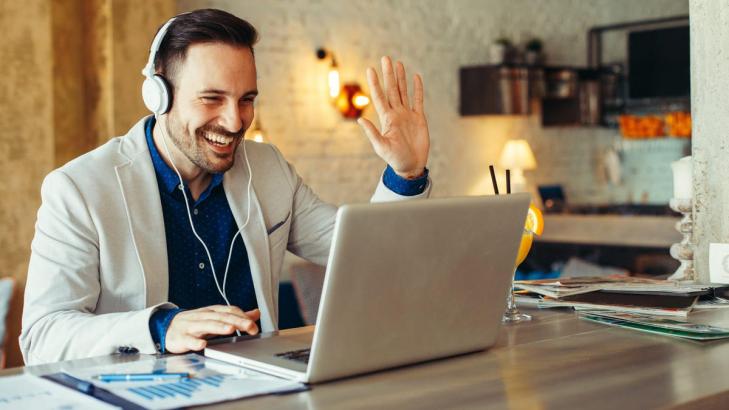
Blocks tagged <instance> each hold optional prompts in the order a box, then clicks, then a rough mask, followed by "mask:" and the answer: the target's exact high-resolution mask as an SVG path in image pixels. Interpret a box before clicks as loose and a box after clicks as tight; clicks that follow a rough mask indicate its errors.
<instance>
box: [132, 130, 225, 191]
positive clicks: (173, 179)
mask: <svg viewBox="0 0 729 410" xmlns="http://www.w3.org/2000/svg"><path fill="white" fill-rule="evenodd" d="M155 122H156V120H155V118H154V117H150V118H149V120H147V124H145V127H144V129H145V134H146V136H147V146H149V153H150V155H151V156H152V164H153V165H154V171H155V172H156V173H157V175H158V176H159V179H160V181H161V182H162V184H163V185H164V188H165V190H167V192H169V193H172V192H174V190H175V189H176V188H177V186H178V185H180V178H179V177H178V176H177V173H175V171H174V170H173V169H172V168H170V167H169V165H167V163H166V162H165V161H164V160H163V159H162V156H160V154H159V151H157V147H156V146H155V145H154V138H153V137H152V130H154V124H155ZM222 182H223V173H217V174H213V179H212V181H210V186H208V188H207V189H206V190H205V191H206V192H205V193H206V194H207V193H209V192H210V191H211V190H212V189H213V188H216V187H217V186H218V185H220V184H221V183H222ZM185 185H187V184H185ZM204 196H207V195H204ZM200 199H201V200H202V199H203V197H201V198H200Z"/></svg>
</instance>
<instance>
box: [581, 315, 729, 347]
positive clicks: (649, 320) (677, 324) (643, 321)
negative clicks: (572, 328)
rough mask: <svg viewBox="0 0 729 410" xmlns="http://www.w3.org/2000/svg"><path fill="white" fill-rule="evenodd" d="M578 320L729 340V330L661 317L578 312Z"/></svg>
mask: <svg viewBox="0 0 729 410" xmlns="http://www.w3.org/2000/svg"><path fill="white" fill-rule="evenodd" d="M579 315H580V318H581V319H585V320H589V321H592V322H597V323H602V324H606V325H610V326H619V327H623V328H628V329H634V330H638V331H642V332H648V333H655V334H659V335H664V336H673V337H680V338H684V339H691V340H716V339H726V338H729V328H724V327H718V326H712V325H708V324H702V323H691V322H686V321H679V320H674V319H669V318H663V317H655V316H647V315H636V314H630V313H607V312H605V311H584V312H580V314H579Z"/></svg>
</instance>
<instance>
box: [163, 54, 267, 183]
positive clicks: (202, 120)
mask: <svg viewBox="0 0 729 410" xmlns="http://www.w3.org/2000/svg"><path fill="white" fill-rule="evenodd" d="M257 93H258V91H257V87H256V65H255V61H254V59H253V53H252V52H251V50H250V49H249V48H248V47H236V46H230V45H227V44H222V43H203V44H195V45H192V46H190V47H189V48H188V49H187V57H186V58H185V60H184V61H183V62H182V63H181V64H180V67H179V68H178V70H177V75H176V78H175V90H174V93H173V98H174V103H173V105H172V109H171V110H170V112H169V114H168V116H167V134H168V135H169V136H170V138H171V139H172V141H173V143H174V144H175V146H176V147H177V148H178V149H179V150H180V151H181V152H182V153H183V154H184V155H185V157H187V159H188V160H189V161H190V162H192V164H194V165H195V166H196V167H198V168H200V169H202V170H204V171H206V172H209V173H219V172H225V171H227V170H229V169H230V168H231V167H232V166H233V162H234V160H235V151H236V149H237V148H238V144H240V142H241V140H242V139H243V134H244V133H245V131H246V130H247V129H248V127H249V126H250V125H251V122H252V121H253V100H254V99H255V97H256V95H257Z"/></svg>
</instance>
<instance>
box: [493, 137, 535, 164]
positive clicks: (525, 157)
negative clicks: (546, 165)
mask: <svg viewBox="0 0 729 410" xmlns="http://www.w3.org/2000/svg"><path fill="white" fill-rule="evenodd" d="M499 165H501V166H502V167H504V168H510V169H521V170H529V169H535V168H536V167H537V161H536V159H534V153H533V152H532V149H531V148H530V147H529V143H528V142H527V141H526V140H509V141H507V142H506V145H504V150H503V151H501V158H500V159H499Z"/></svg>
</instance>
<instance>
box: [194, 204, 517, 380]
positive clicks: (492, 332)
mask: <svg viewBox="0 0 729 410" xmlns="http://www.w3.org/2000/svg"><path fill="white" fill-rule="evenodd" d="M529 200H530V197H529V195H528V194H512V195H502V196H485V197H464V198H446V199H427V200H415V201H401V202H386V203H374V204H355V205H344V206H342V207H341V208H339V211H338V213H337V219H336V223H335V226H334V235H333V239H332V244H331V251H330V254H329V261H328V264H327V270H326V276H325V279H324V287H323V290H322V296H321V300H320V304H319V313H318V316H317V321H316V323H317V324H316V326H309V327H303V328H298V329H294V330H287V331H286V332H282V333H278V332H273V333H271V334H262V335H260V336H258V337H248V338H245V340H240V339H241V338H233V341H232V342H228V343H221V344H213V345H209V346H208V347H207V348H206V349H205V356H207V357H210V358H214V359H219V360H223V361H225V362H229V363H234V364H237V365H240V366H243V367H247V368H251V369H255V370H258V371H261V372H264V373H268V374H272V375H275V376H279V377H282V378H285V379H289V380H296V381H299V382H303V383H320V382H325V381H329V380H334V379H339V378H343V377H348V376H354V375H359V374H363V373H370V372H374V371H378V370H383V369H388V368H393V367H399V366H404V365H409V364H414V363H419V362H423V361H429V360H433V359H438V358H444V357H449V356H455V355H460V354H464V353H469V352H476V351H482V350H485V349H487V348H489V347H491V346H492V345H493V344H494V343H495V342H496V338H497V336H498V330H499V326H500V324H501V316H502V314H503V312H504V309H505V307H506V296H507V293H508V291H509V286H510V284H511V279H512V276H513V274H514V261H515V259H516V252H517V249H518V246H519V241H520V238H521V234H522V231H523V227H524V220H525V217H526V212H527V208H528V206H529Z"/></svg>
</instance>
